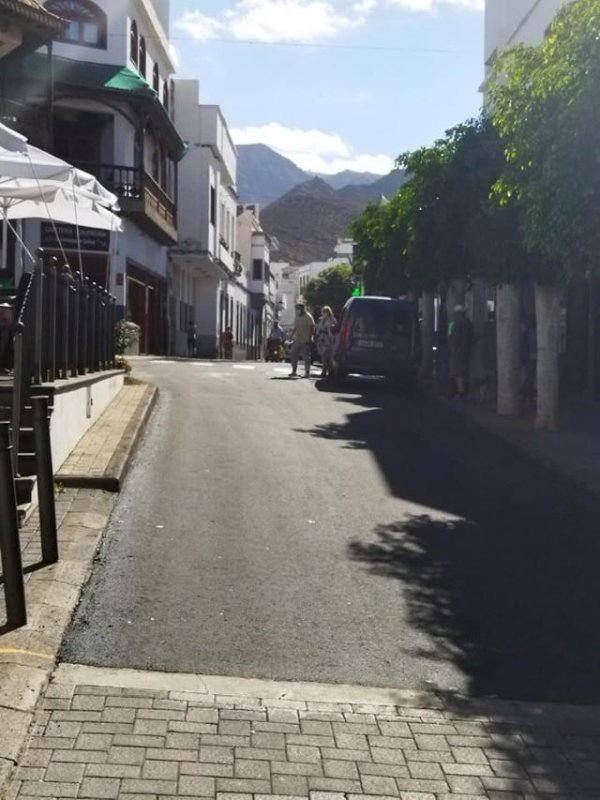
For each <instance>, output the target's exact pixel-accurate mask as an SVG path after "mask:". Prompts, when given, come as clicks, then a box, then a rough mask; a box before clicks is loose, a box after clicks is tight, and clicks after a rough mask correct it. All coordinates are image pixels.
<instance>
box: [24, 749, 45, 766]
mask: <svg viewBox="0 0 600 800" xmlns="http://www.w3.org/2000/svg"><path fill="white" fill-rule="evenodd" d="M51 758H52V750H27V752H26V753H25V754H24V755H23V757H22V758H21V766H23V767H47V766H48V764H49V763H50V759H51Z"/></svg>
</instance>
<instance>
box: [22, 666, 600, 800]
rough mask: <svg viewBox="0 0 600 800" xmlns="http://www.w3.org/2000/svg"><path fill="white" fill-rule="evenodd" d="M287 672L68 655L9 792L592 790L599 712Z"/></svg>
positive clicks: (335, 799) (596, 785)
mask: <svg viewBox="0 0 600 800" xmlns="http://www.w3.org/2000/svg"><path fill="white" fill-rule="evenodd" d="M61 671H62V672H63V677H62V678H61V677H60V676H61ZM65 671H66V677H65V675H64V673H65ZM78 675H79V676H80V677H78ZM123 676H125V679H123ZM95 677H98V678H99V680H95V681H94V680H93V679H94V678H95ZM80 679H82V680H85V681H92V682H91V683H89V682H88V683H79V682H78V681H79V680H80ZM186 679H189V680H188V685H189V684H190V682H192V685H193V682H194V681H195V682H196V683H197V686H196V688H197V691H191V690H188V689H187V688H184V689H182V688H181V685H182V684H181V682H182V681H183V682H184V687H185V686H186V683H185V682H186ZM211 680H212V684H211ZM136 684H137V686H136ZM286 685H287V684H274V683H271V682H267V681H252V680H237V682H236V679H233V678H228V679H227V678H224V679H219V678H215V679H203V678H194V677H193V676H169V675H166V674H161V673H135V672H133V671H120V670H103V669H96V668H86V667H70V666H69V665H64V666H63V667H60V668H59V670H58V681H55V682H54V683H52V684H51V685H50V687H49V688H48V690H47V694H46V697H45V701H44V702H43V703H42V704H41V706H40V710H39V711H38V713H37V717H36V720H35V724H34V728H33V733H32V737H31V740H30V743H29V746H28V750H27V752H26V753H25V755H24V757H23V759H22V761H21V764H20V766H19V768H18V770H17V772H16V781H15V782H14V784H13V786H12V787H11V789H10V791H9V794H8V800H16V799H17V798H18V799H19V800H27V798H34V797H41V796H43V797H54V798H67V797H78V798H90V799H93V798H123V800H125V799H126V800H136V799H137V800H141V799H142V798H144V799H145V800H148V799H149V798H175V797H179V798H216V799H217V800H262V798H273V797H276V798H279V797H281V798H288V800H290V798H308V797H310V799H311V800H344V799H345V798H347V800H367V798H371V800H375V798H401V800H445V799H447V800H478V799H485V800H528V799H529V798H531V800H533V798H538V799H540V798H553V800H559V799H560V798H562V799H563V800H566V799H567V798H568V800H583V798H585V800H592V798H600V765H599V760H598V754H599V753H600V711H599V710H598V709H594V708H589V707H588V708H587V709H584V708H576V707H568V706H560V707H559V706H532V705H526V704H516V703H507V702H499V701H487V702H485V701H480V702H477V701H465V700H462V701H461V700H460V699H457V698H452V697H450V696H446V697H442V696H440V695H438V694H433V693H431V694H429V693H417V692H408V691H404V692H394V691H393V690H369V689H366V688H360V687H327V686H319V685H316V684H289V686H290V687H292V688H291V690H289V691H286V689H285V687H286ZM149 686H150V687H153V688H148V687H149ZM159 686H163V688H157V687H159ZM173 686H175V687H178V688H173ZM234 690H237V691H239V692H241V694H239V695H238V696H234V695H233V694H230V692H232V691H234ZM219 692H225V694H220V693H219ZM345 693H347V699H348V700H349V701H351V702H342V701H341V700H342V698H343V697H344V694H345ZM283 695H285V696H283ZM302 696H304V697H305V698H308V699H304V700H303V699H298V698H300V697H302ZM328 696H331V698H332V701H331V702H328V701H327V700H325V699H323V698H327V697H328ZM315 697H319V698H321V699H319V700H315V699H311V698H315ZM290 698H292V699H290ZM386 698H387V699H386ZM333 700H335V702H334V701H333Z"/></svg>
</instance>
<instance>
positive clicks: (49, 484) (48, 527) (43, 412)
mask: <svg viewBox="0 0 600 800" xmlns="http://www.w3.org/2000/svg"><path fill="white" fill-rule="evenodd" d="M31 405H32V406H33V435H34V439H35V469H36V473H37V479H38V495H39V505H40V535H41V539H42V561H43V562H44V564H55V563H56V562H57V561H58V537H57V531H56V505H55V502H54V470H53V469H52V447H51V444H50V424H49V415H48V398H47V397H32V398H31Z"/></svg>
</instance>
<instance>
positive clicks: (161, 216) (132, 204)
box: [76, 163, 178, 246]
mask: <svg viewBox="0 0 600 800" xmlns="http://www.w3.org/2000/svg"><path fill="white" fill-rule="evenodd" d="M76 166H78V167H81V169H84V170H86V172H91V173H92V175H95V176H96V177H97V178H98V180H99V181H100V182H101V183H102V185H103V186H105V187H106V188H107V189H109V190H110V191H111V192H114V194H116V195H117V197H118V198H119V206H120V208H121V213H122V214H123V216H126V217H130V218H131V219H132V220H133V221H134V222H135V223H136V225H138V226H139V227H140V228H142V230H144V231H145V232H146V233H147V234H148V235H149V236H152V237H153V238H154V239H156V240H157V241H158V242H159V243H160V244H162V245H165V246H170V245H173V244H176V243H177V239H178V236H177V206H176V204H175V202H174V201H173V200H171V198H170V197H169V196H168V195H167V193H166V192H165V190H164V189H163V188H162V187H161V186H159V184H158V183H157V182H156V181H155V180H154V178H152V176H151V175H149V174H148V173H147V172H146V171H145V170H143V169H140V168H139V167H121V166H116V165H114V164H89V163H77V164H76Z"/></svg>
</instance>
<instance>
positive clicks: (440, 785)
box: [395, 778, 448, 794]
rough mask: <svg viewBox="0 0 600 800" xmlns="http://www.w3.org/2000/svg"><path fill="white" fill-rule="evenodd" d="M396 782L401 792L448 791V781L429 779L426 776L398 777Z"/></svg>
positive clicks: (434, 792) (435, 792)
mask: <svg viewBox="0 0 600 800" xmlns="http://www.w3.org/2000/svg"><path fill="white" fill-rule="evenodd" d="M395 780H396V783H397V785H398V789H399V790H400V794H402V792H432V793H433V794H438V793H439V792H447V791H448V784H447V783H446V781H436V780H427V779H426V778H396V779H395Z"/></svg>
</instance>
